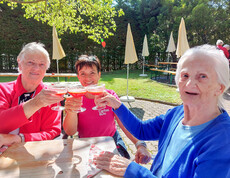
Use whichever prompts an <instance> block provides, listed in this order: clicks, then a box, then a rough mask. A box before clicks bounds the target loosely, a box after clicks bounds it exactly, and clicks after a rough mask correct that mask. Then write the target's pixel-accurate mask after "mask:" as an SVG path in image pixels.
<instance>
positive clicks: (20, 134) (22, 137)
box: [18, 133, 25, 142]
mask: <svg viewBox="0 0 230 178" xmlns="http://www.w3.org/2000/svg"><path fill="white" fill-rule="evenodd" d="M18 135H19V136H20V137H21V139H22V142H25V137H24V134H22V133H19V134H18Z"/></svg>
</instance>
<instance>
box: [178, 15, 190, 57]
mask: <svg viewBox="0 0 230 178" xmlns="http://www.w3.org/2000/svg"><path fill="white" fill-rule="evenodd" d="M188 49H189V44H188V40H187V34H186V28H185V23H184V18H183V17H182V18H181V22H180V27H179V32H178V40H177V50H176V55H177V57H178V58H179V57H181V56H182V55H183V54H184V52H185V51H187V50H188Z"/></svg>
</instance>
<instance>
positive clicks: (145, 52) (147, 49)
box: [139, 35, 149, 77]
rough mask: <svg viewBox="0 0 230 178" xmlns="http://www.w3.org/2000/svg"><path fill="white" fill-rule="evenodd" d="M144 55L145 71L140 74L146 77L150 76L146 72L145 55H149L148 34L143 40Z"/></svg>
mask: <svg viewBox="0 0 230 178" xmlns="http://www.w3.org/2000/svg"><path fill="white" fill-rule="evenodd" d="M142 56H143V73H142V74H140V75H139V76H141V77H145V76H148V75H147V74H145V56H149V48H148V41H147V36H146V35H145V37H144V42H143V48H142Z"/></svg>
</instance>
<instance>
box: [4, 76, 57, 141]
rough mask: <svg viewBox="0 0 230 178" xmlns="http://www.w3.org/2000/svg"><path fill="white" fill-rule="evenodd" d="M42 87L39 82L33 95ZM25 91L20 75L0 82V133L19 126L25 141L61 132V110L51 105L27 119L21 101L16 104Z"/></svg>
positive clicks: (44, 138) (43, 138)
mask: <svg viewBox="0 0 230 178" xmlns="http://www.w3.org/2000/svg"><path fill="white" fill-rule="evenodd" d="M43 88H44V84H43V83H42V82H41V83H40V84H39V85H38V87H37V89H36V93H35V96H36V95H37V94H38V93H39V92H40V91H41V90H42V89H43ZM26 92H27V91H26V90H25V89H24V88H23V86H22V83H21V75H19V77H18V78H17V80H15V81H12V82H7V83H0V123H1V124H0V133H5V134H8V133H9V132H11V131H13V130H15V129H17V128H20V130H19V133H23V134H24V136H25V141H39V140H51V139H54V138H55V137H56V136H58V135H60V133H61V112H57V111H53V110H51V107H52V106H47V107H43V108H41V109H40V110H38V111H37V112H35V113H34V114H33V115H32V116H31V117H30V118H29V119H27V118H26V116H25V114H24V111H23V103H22V104H20V105H18V99H19V97H20V96H21V95H22V94H23V93H26Z"/></svg>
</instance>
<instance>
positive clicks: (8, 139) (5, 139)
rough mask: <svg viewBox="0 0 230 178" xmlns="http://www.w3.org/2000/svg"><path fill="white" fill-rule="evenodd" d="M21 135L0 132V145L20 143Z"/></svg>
mask: <svg viewBox="0 0 230 178" xmlns="http://www.w3.org/2000/svg"><path fill="white" fill-rule="evenodd" d="M20 142H21V137H20V136H19V135H15V134H0V147H2V146H3V145H6V146H8V145H12V144H13V143H20Z"/></svg>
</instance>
